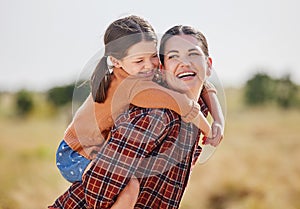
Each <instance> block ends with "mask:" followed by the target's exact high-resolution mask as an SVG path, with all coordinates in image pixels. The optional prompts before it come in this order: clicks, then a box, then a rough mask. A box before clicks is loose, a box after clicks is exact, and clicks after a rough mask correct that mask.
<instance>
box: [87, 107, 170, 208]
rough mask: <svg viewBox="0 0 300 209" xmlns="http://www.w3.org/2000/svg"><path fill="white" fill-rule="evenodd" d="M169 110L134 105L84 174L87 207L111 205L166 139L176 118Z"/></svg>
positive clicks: (120, 119)
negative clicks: (148, 157)
mask: <svg viewBox="0 0 300 209" xmlns="http://www.w3.org/2000/svg"><path fill="white" fill-rule="evenodd" d="M165 111H166V110H165V109H147V108H143V109H142V108H135V107H134V108H131V109H130V110H129V112H127V113H123V114H122V115H121V116H120V117H119V118H118V119H117V121H116V124H115V126H114V128H113V129H112V135H111V138H110V139H109V140H108V142H107V143H106V144H105V145H104V146H103V148H102V150H101V151H100V152H99V155H98V157H97V158H96V160H95V162H94V164H93V166H92V167H91V169H90V170H89V171H88V172H87V173H86V175H85V176H84V177H83V186H84V187H85V195H86V196H85V199H86V202H87V205H88V207H87V208H110V207H111V206H112V204H113V203H114V201H115V200H116V198H117V195H118V194H119V193H120V192H121V190H122V189H123V188H124V187H125V186H126V184H127V183H128V181H129V180H130V178H131V176H132V175H134V173H135V171H136V170H137V167H138V165H139V164H140V163H141V161H142V159H145V158H146V157H147V155H148V153H150V152H151V151H152V150H154V149H155V148H156V147H157V146H158V145H159V144H160V143H161V141H162V140H163V138H164V137H165V134H166V133H167V131H168V128H169V127H170V126H171V125H172V124H171V123H170V122H171V121H172V118H170V116H172V115H170V114H169V115H168V114H165Z"/></svg>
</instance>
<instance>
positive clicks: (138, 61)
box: [135, 60, 143, 63]
mask: <svg viewBox="0 0 300 209" xmlns="http://www.w3.org/2000/svg"><path fill="white" fill-rule="evenodd" d="M141 62H143V60H137V61H135V63H141Z"/></svg>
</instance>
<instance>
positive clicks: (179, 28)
mask: <svg viewBox="0 0 300 209" xmlns="http://www.w3.org/2000/svg"><path fill="white" fill-rule="evenodd" d="M176 35H191V36H193V37H194V38H196V39H197V40H198V41H199V42H200V44H201V45H200V47H201V49H202V51H203V52H204V54H205V55H206V56H207V57H208V56H209V52H208V44H207V40H206V38H205V36H204V35H203V34H202V33H201V32H200V31H198V30H196V29H195V28H193V27H191V26H183V25H176V26H174V27H172V28H170V29H169V30H167V31H166V32H165V33H164V35H163V36H162V38H161V41H160V47H159V58H160V61H161V63H162V65H164V60H165V56H164V53H165V52H164V51H165V45H166V42H167V41H168V40H169V39H170V38H171V37H172V36H176Z"/></svg>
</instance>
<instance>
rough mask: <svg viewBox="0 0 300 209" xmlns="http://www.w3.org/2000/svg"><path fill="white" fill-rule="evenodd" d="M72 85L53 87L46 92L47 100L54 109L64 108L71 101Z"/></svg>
mask: <svg viewBox="0 0 300 209" xmlns="http://www.w3.org/2000/svg"><path fill="white" fill-rule="evenodd" d="M73 90H74V84H70V85H66V86H59V87H54V88H51V89H50V90H48V92H47V99H48V101H49V102H51V103H52V104H53V105H54V106H56V107H61V106H64V105H66V104H68V103H70V102H71V101H72V97H73Z"/></svg>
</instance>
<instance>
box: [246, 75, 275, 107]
mask: <svg viewBox="0 0 300 209" xmlns="http://www.w3.org/2000/svg"><path fill="white" fill-rule="evenodd" d="M275 90H276V82H275V80H274V79H272V78H271V77H270V76H268V75H267V74H265V73H257V74H255V75H254V76H253V77H252V78H251V79H249V80H248V81H247V83H246V89H245V100H246V103H247V104H249V105H260V104H265V103H267V102H269V101H272V100H273V99H274V98H275V97H276V92H275Z"/></svg>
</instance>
